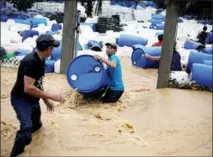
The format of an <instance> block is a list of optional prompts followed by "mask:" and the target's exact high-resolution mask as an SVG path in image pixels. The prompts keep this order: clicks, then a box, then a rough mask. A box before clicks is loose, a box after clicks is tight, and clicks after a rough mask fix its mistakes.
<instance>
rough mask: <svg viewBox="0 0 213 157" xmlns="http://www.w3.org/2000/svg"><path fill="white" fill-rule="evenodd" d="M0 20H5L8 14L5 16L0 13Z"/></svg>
mask: <svg viewBox="0 0 213 157" xmlns="http://www.w3.org/2000/svg"><path fill="white" fill-rule="evenodd" d="M0 20H1V22H7V20H8V16H7V15H3V14H0Z"/></svg>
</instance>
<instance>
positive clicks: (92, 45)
mask: <svg viewBox="0 0 213 157" xmlns="http://www.w3.org/2000/svg"><path fill="white" fill-rule="evenodd" d="M102 48H103V43H102V42H98V41H95V40H89V41H88V43H87V49H90V50H93V51H101V49H102Z"/></svg>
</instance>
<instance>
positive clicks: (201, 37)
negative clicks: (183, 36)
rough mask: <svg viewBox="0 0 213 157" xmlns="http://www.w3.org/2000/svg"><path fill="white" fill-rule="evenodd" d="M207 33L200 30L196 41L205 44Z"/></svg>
mask: <svg viewBox="0 0 213 157" xmlns="http://www.w3.org/2000/svg"><path fill="white" fill-rule="evenodd" d="M206 37H207V33H206V32H204V31H202V32H200V33H199V34H198V35H197V39H198V42H199V43H201V44H203V45H205V44H206Z"/></svg>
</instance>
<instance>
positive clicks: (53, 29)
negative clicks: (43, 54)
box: [51, 23, 62, 32]
mask: <svg viewBox="0 0 213 157" xmlns="http://www.w3.org/2000/svg"><path fill="white" fill-rule="evenodd" d="M51 29H52V31H53V32H57V31H58V30H61V29H62V26H61V25H60V24H55V23H54V24H53V25H52V28H51Z"/></svg>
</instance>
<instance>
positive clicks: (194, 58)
mask: <svg viewBox="0 0 213 157" xmlns="http://www.w3.org/2000/svg"><path fill="white" fill-rule="evenodd" d="M204 60H212V55H210V54H205V53H200V52H198V51H195V50H194V51H191V52H190V55H189V60H188V66H187V72H188V73H190V72H191V68H192V65H193V64H194V63H200V64H202V63H203V61H204Z"/></svg>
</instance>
